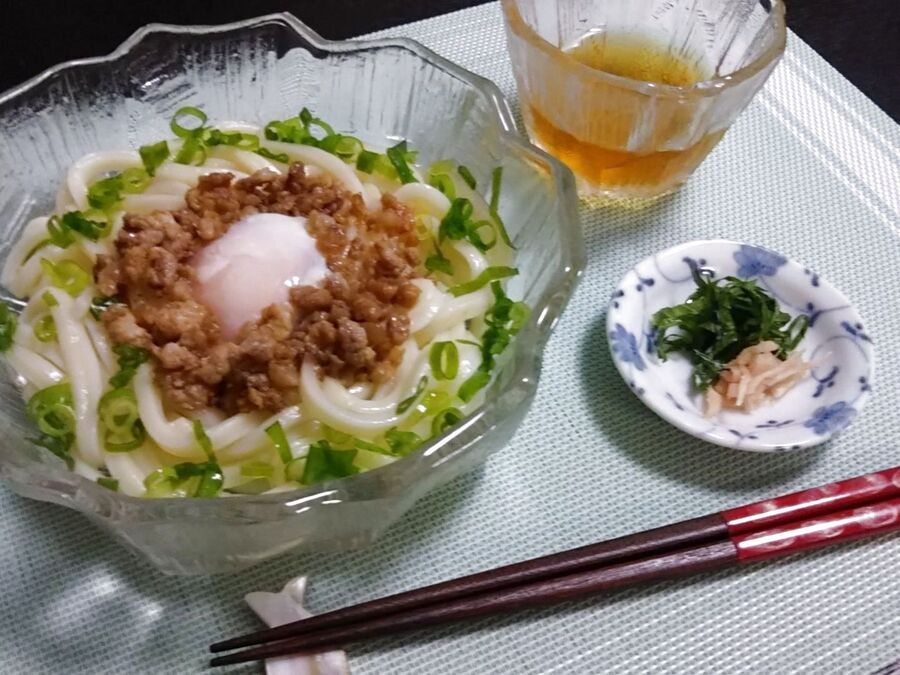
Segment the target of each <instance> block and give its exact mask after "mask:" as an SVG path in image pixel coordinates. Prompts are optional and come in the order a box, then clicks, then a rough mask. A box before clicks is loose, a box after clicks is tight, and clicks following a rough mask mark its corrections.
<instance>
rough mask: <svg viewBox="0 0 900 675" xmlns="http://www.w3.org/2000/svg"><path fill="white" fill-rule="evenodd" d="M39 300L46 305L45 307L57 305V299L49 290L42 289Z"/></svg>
mask: <svg viewBox="0 0 900 675" xmlns="http://www.w3.org/2000/svg"><path fill="white" fill-rule="evenodd" d="M41 300H43V301H44V304H45V305H47V307H56V306H57V305H59V300H57V299H56V297H55V296H54V295H53V293H51V292H50V291H44V292H43V294H42V295H41Z"/></svg>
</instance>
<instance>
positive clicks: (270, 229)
mask: <svg viewBox="0 0 900 675" xmlns="http://www.w3.org/2000/svg"><path fill="white" fill-rule="evenodd" d="M193 266H194V270H195V272H196V275H197V282H198V294H199V296H200V300H202V301H203V302H204V303H206V304H207V305H208V306H209V307H210V309H212V310H213V311H214V312H215V313H216V316H217V317H218V319H219V324H220V326H221V328H222V333H223V335H224V336H225V337H227V338H231V337H234V336H235V335H236V334H237V332H238V330H239V329H240V327H241V326H242V325H244V323H246V322H247V321H253V320H255V319H258V318H259V316H260V314H261V313H262V310H263V309H265V308H266V307H268V306H269V305H271V304H273V303H281V302H286V301H287V299H288V291H289V290H290V289H291V288H293V287H294V286H306V285H314V284H317V283H319V282H320V281H322V279H324V278H325V276H326V275H327V274H328V266H327V264H326V263H325V258H324V257H322V254H321V253H319V250H318V249H317V248H316V240H315V239H314V238H313V237H311V236H310V234H309V233H308V232H307V231H306V218H302V217H294V216H284V215H281V214H278V213H257V214H254V215H252V216H247V217H246V218H242V219H241V220H239V221H238V222H236V223H234V224H233V225H232V226H231V227H230V228H229V229H228V232H226V233H225V234H224V235H223V236H221V237H220V238H219V239H217V240H216V241H214V242H212V243H211V244H209V245H208V246H205V247H204V248H203V249H201V250H200V252H199V253H197V255H196V256H195V257H194V260H193Z"/></svg>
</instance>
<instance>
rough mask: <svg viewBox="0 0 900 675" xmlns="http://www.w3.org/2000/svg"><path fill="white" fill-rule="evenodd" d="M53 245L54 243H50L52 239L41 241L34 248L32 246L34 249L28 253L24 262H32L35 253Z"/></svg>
mask: <svg viewBox="0 0 900 675" xmlns="http://www.w3.org/2000/svg"><path fill="white" fill-rule="evenodd" d="M52 243H53V242H52V241H50V239H42V240H41V241H39V242H38V243H36V244H35V245H34V246H32V247H31V250H30V251H28V253H26V254H25V258H24V260H23V262H28V261H29V260H31V259H32V258H33V257H34V254H35V253H37V252H38V251H40V250H41V249H42V248H44V247H45V246H49V245H50V244H52Z"/></svg>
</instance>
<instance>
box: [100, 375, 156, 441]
mask: <svg viewBox="0 0 900 675" xmlns="http://www.w3.org/2000/svg"><path fill="white" fill-rule="evenodd" d="M97 411H98V413H99V416H100V421H101V422H102V423H103V426H104V427H105V428H106V434H105V436H104V439H103V444H104V447H105V449H106V451H107V452H131V451H132V450H135V449H137V448H139V447H141V445H143V444H144V441H145V440H146V438H147V432H146V430H145V429H144V425H143V424H142V423H141V419H140V415H139V413H138V405H137V398H136V397H135V395H134V392H133V391H132V390H131V389H130V388H122V389H113V390H112V391H108V392H106V393H105V394H104V395H103V397H102V398H101V399H100V403H99V405H98V406H97Z"/></svg>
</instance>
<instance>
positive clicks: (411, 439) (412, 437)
mask: <svg viewBox="0 0 900 675" xmlns="http://www.w3.org/2000/svg"><path fill="white" fill-rule="evenodd" d="M384 440H385V442H386V443H387V444H388V448H390V450H391V454H393V455H396V456H397V457H405V456H406V455H408V454H409V453H411V452H412V451H413V450H415V449H416V448H418V447H419V446H420V445H422V438H421V437H420V436H419V434H417V433H415V432H412V431H400V430H399V429H397V428H396V427H394V428H392V429H388V431H387V433H386V434H385V435H384Z"/></svg>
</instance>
